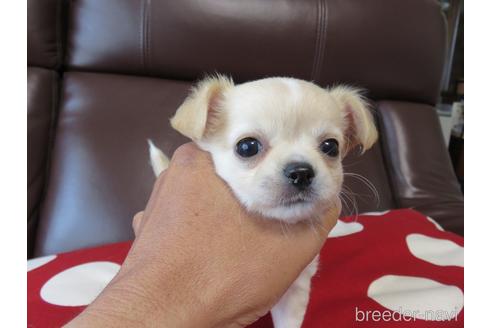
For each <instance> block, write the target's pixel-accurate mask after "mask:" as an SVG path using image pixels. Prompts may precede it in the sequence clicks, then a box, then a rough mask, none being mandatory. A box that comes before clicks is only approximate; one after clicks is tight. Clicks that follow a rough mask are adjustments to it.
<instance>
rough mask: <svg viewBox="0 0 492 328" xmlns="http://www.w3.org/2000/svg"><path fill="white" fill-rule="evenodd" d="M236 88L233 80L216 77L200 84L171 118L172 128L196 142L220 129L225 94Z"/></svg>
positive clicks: (220, 76)
mask: <svg viewBox="0 0 492 328" xmlns="http://www.w3.org/2000/svg"><path fill="white" fill-rule="evenodd" d="M232 87H234V83H233V82H232V80H231V79H229V78H227V77H225V76H222V75H216V76H212V77H208V78H206V79H204V80H202V81H201V82H199V83H198V85H196V86H195V87H194V88H193V89H192V92H191V94H190V95H189V96H188V97H187V98H186V99H185V101H184V102H183V104H182V105H181V106H180V107H179V108H178V110H177V111H176V114H174V116H173V118H171V126H172V127H173V128H174V129H176V130H177V131H178V132H180V133H181V134H183V135H184V136H186V137H188V138H190V139H192V140H194V141H196V140H200V139H202V138H203V137H205V135H206V134H208V133H209V132H210V133H211V132H213V131H214V130H216V129H217V128H218V125H219V124H220V122H219V116H220V111H221V110H222V100H223V96H224V92H225V91H226V90H227V89H230V88H232Z"/></svg>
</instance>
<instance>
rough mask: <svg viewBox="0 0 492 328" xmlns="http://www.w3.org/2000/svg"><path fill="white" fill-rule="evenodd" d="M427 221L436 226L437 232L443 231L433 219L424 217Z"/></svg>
mask: <svg viewBox="0 0 492 328" xmlns="http://www.w3.org/2000/svg"><path fill="white" fill-rule="evenodd" d="M426 218H427V220H429V221H430V222H431V223H432V224H434V225H435V226H436V228H437V229H438V230H441V231H444V229H443V228H442V227H441V225H440V224H439V223H437V222H436V220H434V219H433V218H431V217H430V216H426Z"/></svg>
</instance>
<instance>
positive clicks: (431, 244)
mask: <svg viewBox="0 0 492 328" xmlns="http://www.w3.org/2000/svg"><path fill="white" fill-rule="evenodd" d="M406 242H407V246H408V249H409V250H410V253H412V255H413V256H415V257H416V258H418V259H421V260H423V261H426V262H429V263H432V264H435V265H440V266H446V265H455V266H460V267H464V266H465V264H464V249H463V247H461V246H460V245H458V244H456V243H454V242H452V241H450V240H447V239H438V238H433V237H429V236H425V235H422V234H417V233H413V234H410V235H408V236H407V237H406Z"/></svg>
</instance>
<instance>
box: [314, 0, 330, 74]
mask: <svg viewBox="0 0 492 328" xmlns="http://www.w3.org/2000/svg"><path fill="white" fill-rule="evenodd" d="M316 9H317V13H318V15H317V24H316V45H315V51H314V60H313V69H312V72H311V79H312V80H315V81H316V80H318V79H319V77H320V73H321V67H322V65H323V59H324V54H325V46H326V29H327V26H328V23H327V21H326V16H327V15H326V13H327V8H326V3H325V1H324V0H319V1H318V3H317V6H316Z"/></svg>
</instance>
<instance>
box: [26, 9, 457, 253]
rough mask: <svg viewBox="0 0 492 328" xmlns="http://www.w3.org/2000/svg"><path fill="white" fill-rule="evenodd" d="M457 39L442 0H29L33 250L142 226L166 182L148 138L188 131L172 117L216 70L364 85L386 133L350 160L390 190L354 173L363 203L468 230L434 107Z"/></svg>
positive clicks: (247, 76)
mask: <svg viewBox="0 0 492 328" xmlns="http://www.w3.org/2000/svg"><path fill="white" fill-rule="evenodd" d="M445 43H446V29H445V22H444V19H443V16H442V14H441V11H440V6H439V3H438V2H437V1H433V0H415V1H406V0H400V1H390V0H375V1H364V0H269V1H265V0H251V1H232V0H226V1H224V0H182V1H172V0H159V1H158V0H154V1H151V0H139V1H135V0H105V1H100V0H77V1H75V0H73V1H69V0H29V1H28V128H29V130H28V131H29V138H28V160H29V163H28V179H29V180H28V181H29V185H28V192H29V198H28V199H29V201H28V215H29V217H28V240H29V241H30V244H29V248H30V249H31V251H32V254H35V255H43V254H48V253H55V252H61V251H67V250H71V249H75V248H81V247H88V246H94V245H98V244H102V243H108V242H113V241H120V240H125V239H131V238H132V237H133V236H132V230H131V224H130V223H131V219H132V216H133V214H134V213H135V212H137V211H139V210H142V209H143V208H144V206H145V203H146V199H147V197H148V196H149V193H150V191H151V188H152V184H153V181H154V178H153V175H152V171H151V169H150V167H149V165H148V155H147V147H146V139H147V138H151V139H153V140H154V142H155V143H156V144H157V145H158V146H160V147H161V148H162V149H163V150H164V151H165V152H166V153H168V154H172V152H173V151H174V149H176V147H178V146H179V145H180V144H182V143H184V142H186V139H185V138H183V137H182V136H180V135H179V134H178V133H177V132H175V131H173V130H172V129H171V128H170V126H169V123H168V119H169V117H170V116H171V115H172V114H173V113H174V111H175V110H176V108H177V107H178V106H179V104H180V103H181V102H182V101H183V99H184V98H185V96H186V94H187V93H188V91H189V89H190V87H191V85H192V84H193V82H195V81H196V80H197V79H200V78H201V77H203V76H204V75H205V74H206V73H213V72H220V73H225V74H228V75H230V76H232V78H233V79H234V80H235V81H236V82H238V83H240V82H243V81H248V80H252V79H258V78H262V77H266V76H291V77H297V78H302V79H306V80H311V81H314V82H316V83H318V84H319V85H321V86H328V85H333V84H338V83H345V84H351V85H355V86H358V87H362V88H364V89H366V90H367V91H368V96H369V97H370V98H371V100H372V101H373V105H374V112H375V117H376V119H377V121H378V125H379V130H380V135H381V138H380V140H379V141H378V143H377V144H376V146H375V147H374V148H373V149H372V150H371V151H369V152H367V153H366V154H364V155H363V156H361V157H359V156H356V155H355V154H351V155H350V156H349V157H348V158H347V160H346V161H345V164H346V170H347V171H348V172H352V173H356V174H361V175H362V176H364V177H365V178H367V179H368V180H370V181H371V183H373V184H374V187H375V188H376V189H377V191H378V197H379V199H376V197H374V196H373V195H372V194H371V193H372V191H371V188H370V187H368V186H367V185H366V184H365V183H364V182H362V181H360V179H357V178H354V177H347V178H346V184H345V188H346V190H347V193H348V194H350V198H352V199H355V201H356V202H357V204H356V206H357V208H358V210H359V212H365V211H375V210H383V209H388V208H395V207H415V208H416V209H419V210H421V211H422V212H424V213H426V214H428V215H430V216H433V217H434V218H435V219H436V220H438V221H440V222H441V223H442V225H443V226H445V227H446V228H448V229H451V230H455V231H458V232H460V231H462V221H463V213H462V209H463V203H462V195H461V192H460V191H459V187H458V185H457V183H455V181H454V180H453V179H454V173H453V170H452V168H451V165H450V161H449V157H448V155H447V152H446V149H445V145H444V142H443V139H442V136H441V135H440V128H439V122H438V120H437V116H436V113H435V111H434V109H433V105H434V104H435V102H436V98H437V96H438V93H439V87H440V79H441V72H442V67H443V63H444V57H445V48H446V47H445ZM349 189H350V191H349ZM348 202H349V203H350V200H348ZM352 207H354V205H351V204H348V206H347V208H346V209H345V213H347V214H349V213H350V212H351V210H352Z"/></svg>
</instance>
